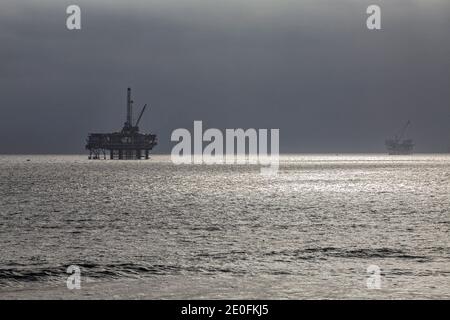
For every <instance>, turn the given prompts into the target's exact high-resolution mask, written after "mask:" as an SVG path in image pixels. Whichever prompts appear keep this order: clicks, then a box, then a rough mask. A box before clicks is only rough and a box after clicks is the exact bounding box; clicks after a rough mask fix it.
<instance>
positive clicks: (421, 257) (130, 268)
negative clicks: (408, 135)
mask: <svg viewBox="0 0 450 320" xmlns="http://www.w3.org/2000/svg"><path fill="white" fill-rule="evenodd" d="M449 211H450V155H431V154H430V155H413V156H385V155H373V154H372V155H369V154H363V155H358V154H355V155H283V156H282V157H281V165H280V170H279V173H278V175H276V176H269V177H268V176H264V175H261V174H260V167H259V166H258V165H174V164H172V163H171V161H170V157H169V156H160V155H155V156H152V158H151V159H150V160H148V161H111V160H91V161H89V160H87V157H86V156H85V155H80V156H59V155H55V156H53V155H46V156H36V155H33V156H0V299H2V298H4V299H6V298H8V299H22V298H36V299H40V298H88V299H89V298H100V299H102V298H117V299H122V298H133V299H134V298H152V299H157V298H163V299H172V298H181V299H190V298H192V299H196V298H197V299H198V298H211V299H215V298H225V299H228V298H242V299H245V298H273V299H319V298H326V299H349V298H362V299H373V298H375V299H391V298H393V299H403V298H419V299H420V298H445V299H449V298H450V233H449V228H450V214H449ZM70 265H76V266H79V268H80V270H81V289H79V290H77V289H74V290H69V289H68V288H67V285H66V280H67V277H68V276H69V275H70V274H68V273H67V272H66V271H67V268H68V267H69V266H70ZM368 268H369V270H379V271H380V273H379V277H378V276H377V274H376V272H375V273H374V272H372V271H371V272H368V271H367V269H368ZM374 277H376V279H377V280H379V282H376V283H378V284H379V285H378V286H376V287H375V288H374V287H373V284H374V283H375V282H373V281H374V279H375V278H374ZM368 284H369V286H368Z"/></svg>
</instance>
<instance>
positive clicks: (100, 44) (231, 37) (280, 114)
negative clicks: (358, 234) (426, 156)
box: [0, 0, 450, 153]
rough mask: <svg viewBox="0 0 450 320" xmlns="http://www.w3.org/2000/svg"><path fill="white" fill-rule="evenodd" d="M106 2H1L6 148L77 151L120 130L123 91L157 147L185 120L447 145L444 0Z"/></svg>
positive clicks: (293, 135) (351, 139)
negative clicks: (76, 26) (399, 133)
mask: <svg viewBox="0 0 450 320" xmlns="http://www.w3.org/2000/svg"><path fill="white" fill-rule="evenodd" d="M112 2H113V4H111V1H95V2H94V1H74V2H72V1H70V2H64V1H47V2H42V1H35V2H27V3H20V4H18V3H16V1H11V0H8V1H6V3H5V2H2V4H1V11H0V43H1V47H0V68H1V73H0V93H1V94H0V108H1V109H0V115H1V118H0V134H1V137H2V139H1V142H0V151H1V152H2V153H28V152H33V153H61V152H64V153H66V152H67V153H78V152H82V151H83V146H84V139H85V137H86V134H87V133H88V132H91V131H105V132H108V131H113V130H119V129H120V128H121V126H122V124H123V122H124V120H125V119H124V116H125V94H126V87H127V86H131V87H132V88H133V94H134V100H135V101H136V106H137V107H138V108H140V107H141V106H142V105H143V104H144V103H149V104H150V105H151V108H150V112H149V113H148V114H146V115H145V116H144V119H143V123H142V125H141V128H142V129H145V130H151V131H155V132H156V133H158V135H159V136H160V146H158V148H157V149H156V150H155V151H158V152H169V151H170V148H171V145H172V144H171V143H170V141H169V139H170V133H171V132H172V130H173V129H175V128H179V127H187V128H191V127H192V122H193V121H194V120H203V121H204V126H205V127H217V128H219V129H225V128H235V127H243V128H250V127H255V128H280V144H281V151H282V152H373V151H383V150H384V149H383V148H384V146H383V142H384V139H385V138H386V137H387V136H388V135H391V134H393V133H394V132H395V131H396V130H397V129H398V127H400V126H401V125H402V123H403V122H404V121H406V120H407V119H410V120H411V121H412V123H413V126H412V130H411V132H410V135H411V136H412V137H413V138H414V139H415V140H416V142H417V149H418V150H419V151H423V152H435V151H444V150H445V149H446V148H447V147H448V145H449V144H450V137H449V135H450V125H449V122H450V93H449V88H450V60H449V56H450V43H449V41H448V30H450V3H449V2H448V1H408V0H403V1H356V0H355V1H324V0H320V1H300V0H298V1H275V0H274V1H268V0H261V1H257V0H246V1H222V2H219V1H212V0H210V1H206V0H204V1H195V0H190V1H153V2H148V1H127V2H123V1H121V2H119V1H112ZM73 3H76V4H78V5H80V7H81V10H82V30H80V31H68V30H67V29H66V27H65V19H66V14H65V10H66V7H67V6H68V5H69V4H73ZM372 3H377V4H379V5H380V6H381V7H382V30H381V31H369V30H367V29H366V28H365V19H366V17H367V16H366V14H365V10H366V8H367V6H368V5H369V4H372Z"/></svg>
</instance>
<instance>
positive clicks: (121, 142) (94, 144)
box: [86, 88, 157, 160]
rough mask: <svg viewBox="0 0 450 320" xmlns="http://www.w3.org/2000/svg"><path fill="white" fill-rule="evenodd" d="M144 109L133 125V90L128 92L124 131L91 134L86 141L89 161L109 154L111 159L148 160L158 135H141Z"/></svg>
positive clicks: (104, 157)
mask: <svg viewBox="0 0 450 320" xmlns="http://www.w3.org/2000/svg"><path fill="white" fill-rule="evenodd" d="M146 107H147V105H144V107H143V108H142V110H141V112H140V114H139V117H138V119H137V121H136V123H135V124H134V125H133V100H131V89H130V88H128V90H127V121H126V122H125V124H124V126H123V128H122V131H120V132H113V133H90V134H89V135H88V138H87V140H86V149H87V150H89V159H101V158H103V159H106V154H107V152H109V158H110V159H119V160H122V159H124V160H139V159H148V158H149V152H150V150H152V149H153V147H154V146H156V145H157V137H156V134H151V133H150V134H143V133H139V127H138V125H139V121H140V120H141V118H142V115H143V114H144V111H145V108H146Z"/></svg>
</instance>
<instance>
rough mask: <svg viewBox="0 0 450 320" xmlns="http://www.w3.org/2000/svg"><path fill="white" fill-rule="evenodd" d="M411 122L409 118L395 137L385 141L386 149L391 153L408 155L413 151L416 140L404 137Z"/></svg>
mask: <svg viewBox="0 0 450 320" xmlns="http://www.w3.org/2000/svg"><path fill="white" fill-rule="evenodd" d="M410 124H411V122H410V121H409V120H408V121H407V122H406V124H405V125H404V126H403V127H402V128H401V129H400V132H399V133H397V134H396V135H395V136H394V138H391V139H387V140H386V141H385V145H386V149H387V151H388V153H389V154H390V155H407V154H412V153H413V149H414V142H413V141H412V139H403V137H404V135H405V132H406V129H408V127H409V125H410Z"/></svg>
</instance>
